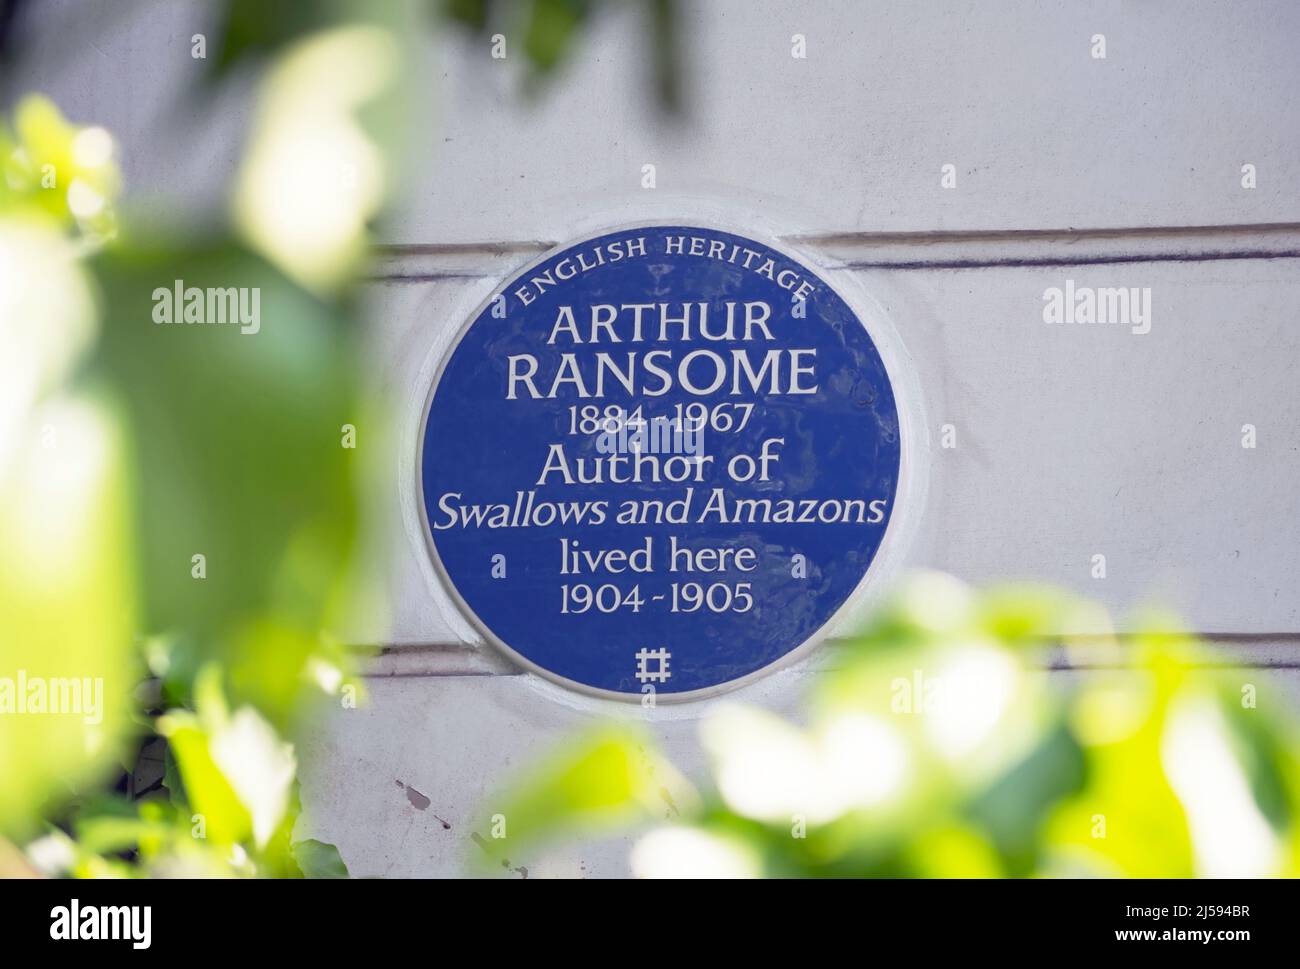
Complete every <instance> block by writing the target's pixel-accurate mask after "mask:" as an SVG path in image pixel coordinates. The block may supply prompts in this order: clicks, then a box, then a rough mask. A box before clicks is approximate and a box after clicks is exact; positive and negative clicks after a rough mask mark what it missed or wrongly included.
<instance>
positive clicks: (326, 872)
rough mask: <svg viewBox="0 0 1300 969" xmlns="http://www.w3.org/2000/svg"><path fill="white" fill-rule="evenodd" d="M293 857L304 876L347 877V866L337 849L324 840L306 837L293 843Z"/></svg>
mask: <svg viewBox="0 0 1300 969" xmlns="http://www.w3.org/2000/svg"><path fill="white" fill-rule="evenodd" d="M293 857H294V860H295V861H297V862H298V867H299V868H301V869H302V875H303V877H304V878H347V877H348V866H347V865H345V864H344V863H343V856H342V855H340V854H339V849H338V848H336V847H334V845H332V844H326V843H325V842H324V841H317V840H316V839H315V838H308V839H307V840H305V841H295V842H294V843H293Z"/></svg>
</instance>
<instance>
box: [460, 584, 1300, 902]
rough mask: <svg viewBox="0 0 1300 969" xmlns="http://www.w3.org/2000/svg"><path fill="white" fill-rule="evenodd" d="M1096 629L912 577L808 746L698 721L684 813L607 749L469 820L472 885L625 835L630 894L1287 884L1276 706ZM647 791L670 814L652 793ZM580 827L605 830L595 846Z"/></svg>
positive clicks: (866, 639) (1065, 608)
mask: <svg viewBox="0 0 1300 969" xmlns="http://www.w3.org/2000/svg"><path fill="white" fill-rule="evenodd" d="M1104 624H1105V617H1104V614H1103V613H1102V612H1101V611H1100V610H1099V609H1098V608H1097V607H1096V606H1094V605H1091V604H1089V603H1086V602H1081V601H1078V600H1076V599H1074V598H1072V597H1070V596H1067V595H1065V594H1063V593H1060V592H1057V591H1053V590H1050V589H1042V588H1035V587H1027V586H1021V587H1014V588H1004V589H995V590H991V591H989V592H987V593H983V594H979V593H975V592H973V591H972V590H970V589H968V588H967V587H965V586H963V585H962V584H961V583H959V582H957V581H956V580H955V579H952V578H950V577H947V576H943V575H940V574H922V575H919V576H916V577H913V578H912V579H911V580H910V581H908V582H906V583H905V584H904V585H903V586H902V587H901V588H900V590H899V591H898V593H897V594H896V595H895V596H894V597H893V599H891V600H890V601H889V602H888V603H887V604H886V605H885V606H884V607H883V608H881V609H880V610H879V611H878V612H877V613H876V614H875V616H874V617H873V618H872V619H871V621H870V622H869V623H868V624H867V626H866V627H865V628H864V629H863V630H862V631H861V633H860V634H859V635H857V636H856V637H854V638H853V639H852V640H851V641H849V642H848V643H846V644H844V646H843V647H842V648H841V649H840V650H839V652H838V654H837V656H836V663H835V664H834V666H833V667H832V668H831V669H830V670H828V671H827V672H825V673H824V674H822V675H820V676H818V677H817V678H816V680H817V686H816V687H815V689H814V690H813V692H812V695H811V696H810V698H809V708H808V714H807V723H806V725H802V726H801V725H796V724H793V723H790V722H787V721H785V720H783V719H781V718H779V717H777V716H775V715H773V714H771V713H768V712H766V711H763V710H759V709H753V708H749V707H744V706H740V705H736V704H734V703H727V702H719V703H715V704H714V705H713V706H711V708H710V709H709V710H708V711H707V712H706V713H705V715H704V719H703V720H702V722H701V726H700V739H701V744H702V748H703V752H704V754H705V755H706V760H707V762H708V764H709V769H708V772H707V780H706V782H705V783H704V784H703V785H702V789H701V790H700V791H698V792H697V791H695V790H694V789H692V788H690V787H689V785H687V784H686V782H685V781H683V780H682V779H681V775H680V774H679V773H678V772H677V771H676V770H675V769H674V768H673V767H672V766H671V765H670V764H669V763H668V762H667V761H666V760H665V759H664V758H663V757H662V755H660V754H658V753H657V752H656V751H655V749H654V747H653V745H652V744H651V743H650V742H649V741H648V739H647V737H646V734H645V732H644V731H643V730H640V729H637V728H636V727H635V726H633V725H631V724H629V726H628V727H627V728H626V729H621V730H614V729H612V728H610V727H608V726H605V727H601V728H600V729H599V730H598V731H596V732H595V733H594V734H593V735H592V736H589V737H584V738H578V739H576V740H574V741H571V742H569V743H566V744H565V745H564V747H563V749H562V750H560V751H558V752H557V753H556V754H554V755H553V756H552V757H551V758H550V759H549V760H547V761H546V762H544V763H542V764H539V765H536V766H535V767H534V768H533V770H532V772H531V773H530V774H529V775H527V776H525V777H522V778H520V779H519V780H518V781H517V782H516V783H515V784H514V785H513V786H512V787H511V788H509V789H507V790H505V791H503V792H501V793H500V794H499V795H498V796H497V797H495V798H494V799H492V800H490V801H489V802H487V805H485V807H484V815H485V817H486V816H488V815H495V816H496V817H497V818H498V819H499V821H500V827H501V829H502V832H503V833H504V835H505V836H504V837H499V838H496V839H491V840H489V839H486V838H485V839H483V840H482V841H481V843H480V844H479V848H480V849H483V850H479V851H476V852H475V853H474V854H473V855H472V856H471V862H472V864H473V865H475V866H476V869H477V870H492V869H493V866H494V865H495V863H496V860H497V856H498V855H500V854H503V853H505V852H507V851H508V852H509V856H510V858H511V859H513V860H514V862H515V863H519V862H526V863H528V864H530V865H531V864H534V863H535V862H536V856H538V855H541V854H544V852H545V850H546V848H547V846H548V844H550V843H552V842H554V841H556V840H559V839H563V838H571V837H573V836H574V834H575V832H581V835H582V836H583V837H586V838H591V837H595V836H597V835H598V834H608V833H609V828H610V824H611V823H622V824H624V826H625V828H627V829H630V828H633V827H636V828H640V829H645V828H646V827H647V826H651V827H650V829H649V830H648V831H644V830H643V833H642V835H641V837H640V839H639V841H638V842H637V844H636V846H635V848H634V850H633V853H632V857H631V864H632V867H633V870H634V871H636V872H637V873H638V874H641V875H646V876H660V875H663V876H691V875H698V876H720V875H721V876H834V877H844V876H903V877H913V876H916V877H919V876H941V877H1007V876H1144V877H1151V876H1162V877H1171V876H1172V877H1185V876H1204V875H1228V874H1234V875H1294V874H1296V873H1297V872H1300V733H1297V729H1296V725H1295V723H1294V722H1293V721H1292V720H1290V719H1289V718H1288V716H1287V705H1286V702H1285V700H1284V698H1283V697H1282V696H1281V695H1280V694H1279V693H1278V692H1275V690H1274V688H1273V687H1272V686H1271V684H1269V683H1268V682H1267V681H1264V680H1262V679H1261V677H1260V675H1259V672H1260V671H1258V670H1232V669H1227V668H1224V667H1223V666H1222V665H1218V664H1216V663H1215V662H1213V659H1214V657H1213V655H1212V654H1211V653H1210V652H1209V651H1208V650H1207V648H1206V647H1204V646H1203V645H1202V644H1200V643H1197V642H1195V641H1194V640H1192V639H1191V638H1189V637H1186V636H1183V635H1179V634H1172V633H1169V632H1161V631H1158V630H1167V629H1169V628H1171V625H1170V623H1169V621H1168V620H1167V619H1159V620H1151V621H1149V622H1148V623H1147V628H1149V629H1151V630H1157V631H1147V632H1140V633H1138V634H1136V635H1134V636H1132V637H1124V638H1122V639H1120V638H1116V637H1113V636H1104V635H1094V636H1087V637H1075V638H1071V637H1069V636H1063V635H1062V630H1070V629H1078V628H1094V629H1095V628H1105V626H1104ZM1049 644H1059V645H1058V646H1057V647H1056V648H1057V649H1059V650H1061V651H1062V653H1061V655H1059V656H1056V657H1055V658H1054V662H1055V663H1056V664H1057V665H1059V666H1061V667H1062V669H1060V670H1057V671H1056V672H1054V673H1049V672H1048V671H1047V670H1046V669H1044V668H1043V660H1044V657H1043V655H1042V650H1044V649H1046V648H1049ZM1048 658H1049V659H1052V657H1050V656H1049V657H1048ZM655 715H656V714H655V713H654V711H653V710H652V711H650V712H649V713H648V716H649V717H650V718H653V717H654V716H655ZM597 761H598V762H600V763H602V764H607V765H613V766H614V768H616V769H614V770H612V776H613V777H616V778H618V783H617V784H611V783H610V781H609V778H608V777H607V776H605V774H604V773H603V772H601V773H600V774H599V775H598V776H597V775H596V774H594V773H593V772H592V771H591V770H590V769H589V765H590V764H592V763H593V762H597ZM664 785H668V786H667V788H666V790H671V791H672V799H671V800H672V803H673V804H674V805H675V807H677V808H679V809H680V810H679V811H672V812H665V811H664V810H663V805H664V803H666V802H667V795H664V797H663V798H658V797H655V796H653V795H652V794H651V793H650V792H652V791H655V790H657V789H659V788H660V787H663V786H664ZM619 792H622V793H621V796H620V795H619ZM593 806H594V807H595V808H598V810H596V812H595V813H596V816H597V817H598V818H599V819H601V820H604V821H607V822H610V823H607V824H605V825H603V828H602V829H598V830H597V831H593V830H592V829H591V828H590V827H589V823H590V819H591V817H592V814H593ZM666 817H669V818H671V823H669V824H664V823H663V822H664V819H665V818H666ZM484 864H486V865H487V866H488V867H487V868H482V867H478V866H482V865H484Z"/></svg>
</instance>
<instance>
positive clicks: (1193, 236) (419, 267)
mask: <svg viewBox="0 0 1300 969" xmlns="http://www.w3.org/2000/svg"><path fill="white" fill-rule="evenodd" d="M782 241H784V242H786V243H789V244H791V245H794V246H797V247H799V248H802V249H805V250H807V251H808V252H810V254H813V255H815V256H817V257H818V261H819V262H821V263H822V265H823V266H824V267H826V268H832V269H836V268H838V269H876V268H880V269H983V268H998V267H1011V268H1016V267H1034V266H1071V265H1106V264H1115V263H1138V262H1210V261H1223V260H1249V259H1297V258H1300V223H1296V222H1271V223H1255V224H1242V225H1219V226H1150V227H1115V228H1096V229H1069V228H1066V229H994V230H986V229H972V230H956V231H924V232H832V233H819V234H794V235H788V236H784V237H782ZM555 245H556V243H553V242H549V241H545V240H538V239H532V240H525V241H514V242H460V243H431V244H411V245H381V246H376V247H375V248H374V253H375V256H376V259H377V265H376V266H375V267H374V271H373V272H372V274H371V278H372V279H373V280H376V281H381V280H382V281H388V282H427V281H432V280H451V279H479V278H483V277H487V276H504V275H507V274H509V273H510V272H511V271H512V270H514V269H515V268H516V267H517V266H519V265H520V264H521V263H525V262H528V261H530V260H531V259H534V258H536V257H537V256H539V255H541V254H542V253H544V252H546V251H547V250H548V249H551V248H553V247H554V246H555Z"/></svg>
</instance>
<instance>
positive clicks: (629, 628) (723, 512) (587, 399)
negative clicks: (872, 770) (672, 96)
mask: <svg viewBox="0 0 1300 969" xmlns="http://www.w3.org/2000/svg"><path fill="white" fill-rule="evenodd" d="M899 464H900V440H899V418H898V410H897V406H896V403H895V400H894V392H893V389H892V387H891V385H890V381H889V376H888V374H887V373H886V370H885V365H884V363H883V362H882V360H881V357H880V354H879V352H878V351H877V349H876V346H875V344H874V343H873V342H872V339H871V336H870V335H869V334H868V332H867V329H866V327H865V326H864V324H863V322H862V320H860V319H859V318H858V317H857V315H856V314H855V313H854V312H853V310H852V309H850V307H849V306H848V304H847V303H845V301H844V300H843V299H842V298H841V297H840V296H839V295H838V294H837V293H836V292H835V291H834V290H833V289H832V288H831V286H830V285H829V284H828V283H827V282H826V281H825V280H823V279H822V278H820V277H819V276H818V275H817V274H816V273H814V272H813V271H812V270H811V269H809V268H808V267H807V266H805V265H803V264H802V263H800V262H798V261H797V260H795V259H793V258H791V257H790V256H789V255H787V254H786V253H784V252H781V251H779V250H777V249H774V248H772V247H771V246H768V245H764V244H763V243H761V242H756V241H754V240H752V239H748V238H745V237H743V236H738V235H734V234H732V233H728V232H722V231H718V230H716V229H709V228H699V227H692V226H675V225H665V226H653V227H636V228H628V229H624V230H621V231H616V232H610V233H608V234H605V235H601V236H598V237H595V238H591V239H587V240H585V241H582V242H579V243H576V244H574V245H571V246H568V247H566V248H564V249H562V250H558V251H555V252H553V253H552V254H550V255H547V256H546V257H545V258H543V259H542V260H541V261H539V262H537V263H535V264H534V265H532V266H531V267H529V268H528V269H525V270H523V271H522V272H520V273H519V274H518V275H516V276H515V277H514V278H513V279H511V280H510V281H509V282H508V283H507V284H506V285H504V286H503V287H502V288H501V289H500V290H499V292H498V295H497V296H496V297H495V298H494V299H492V300H490V301H489V302H488V303H487V304H486V305H485V306H484V307H483V308H482V309H481V310H480V311H479V312H478V314H477V315H476V316H474V317H473V318H472V319H471V320H470V321H469V322H468V324H467V325H466V326H465V327H464V329H463V330H462V331H461V333H460V336H459V339H458V341H457V343H456V345H455V346H454V348H453V350H452V351H451V353H450V355H449V356H448V357H447V358H446V359H445V361H444V363H443V365H442V368H441V370H440V372H439V373H438V375H437V377H436V378H435V380H434V385H433V388H432V390H431V392H430V395H429V402H428V408H427V413H426V417H425V423H424V433H423V441H422V452H421V457H420V477H421V504H422V509H423V517H424V525H425V528H426V531H427V535H428V537H429V541H430V545H431V548H432V550H433V554H434V558H435V560H436V563H437V564H438V566H439V568H440V570H441V572H442V573H443V575H444V577H445V578H446V580H447V581H448V583H449V585H450V587H451V588H452V590H453V591H454V594H455V596H456V598H457V599H458V600H459V602H460V604H461V605H462V606H463V607H464V608H465V609H466V610H467V612H468V613H469V615H470V617H471V618H472V619H473V621H474V622H475V624H476V625H477V626H478V627H479V628H480V629H481V630H482V632H483V633H484V635H485V636H486V637H487V638H488V639H489V640H490V641H492V642H493V643H495V644H496V645H497V646H499V647H501V648H504V649H505V650H507V651H508V652H510V653H511V654H513V655H514V656H515V658H517V659H518V660H519V661H521V662H522V663H523V664H524V665H525V666H526V667H528V668H530V669H532V670H534V671H536V672H539V673H541V674H543V675H545V676H548V677H550V678H552V679H555V680H558V681H561V682H563V683H565V684H567V685H569V686H572V687H576V688H579V689H583V690H586V691H588V692H595V693H600V694H604V695H618V696H627V697H641V696H642V695H643V694H644V693H646V692H650V691H653V692H654V693H656V694H659V695H663V696H665V697H667V696H678V697H680V696H687V695H693V694H699V693H700V692H701V691H713V690H716V689H718V688H721V687H723V686H725V685H727V684H734V683H736V682H737V681H739V680H742V679H744V678H746V677H749V676H750V675H751V674H755V673H757V672H758V671H760V670H763V669H764V668H765V667H769V666H771V665H772V664H774V663H777V662H778V661H780V660H782V659H783V658H785V657H787V656H788V655H789V654H791V653H792V652H794V651H795V650H798V649H799V648H800V647H801V646H803V645H804V644H806V643H808V642H810V641H812V640H814V639H816V638H817V636H818V634H819V632H820V631H821V630H822V629H823V627H824V626H825V625H826V624H827V622H828V621H829V620H830V619H831V617H832V616H833V615H834V614H835V613H836V612H837V611H838V610H839V609H840V608H841V607H842V606H843V605H844V604H845V603H846V602H847V600H848V599H849V597H850V595H852V593H853V592H854V590H855V589H856V588H857V587H858V586H859V584H860V583H861V582H862V580H863V577H864V576H865V575H866V572H867V569H868V567H869V566H870V565H871V562H872V559H873V558H874V557H875V555H876V553H877V551H878V550H879V548H880V545H881V541H882V539H883V538H884V535H885V530H886V528H887V526H888V524H889V521H890V517H891V515H892V513H893V506H894V500H895V496H896V493H897V490H898V480H899Z"/></svg>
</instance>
